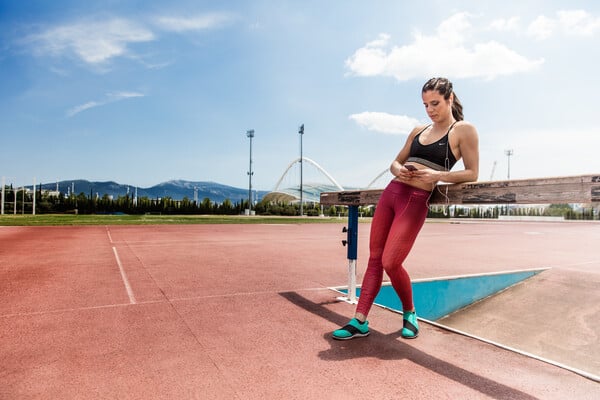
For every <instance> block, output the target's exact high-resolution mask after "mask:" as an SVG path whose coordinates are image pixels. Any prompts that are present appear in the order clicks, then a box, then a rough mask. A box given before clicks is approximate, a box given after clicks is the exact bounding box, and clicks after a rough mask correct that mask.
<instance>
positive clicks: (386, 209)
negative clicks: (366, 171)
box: [355, 190, 395, 321]
mask: <svg viewBox="0 0 600 400" xmlns="http://www.w3.org/2000/svg"><path fill="white" fill-rule="evenodd" d="M394 198H395V194H394V193H392V192H391V191H389V190H384V191H383V193H382V194H381V197H380V199H379V202H378V203H377V208H376V209H375V215H374V216H373V221H372V222H371V233H370V237H369V262H368V264H367V270H366V271H365V275H364V277H363V281H362V285H361V288H360V296H359V298H358V305H357V306H356V314H355V317H356V318H357V319H358V320H359V321H365V319H366V318H367V315H368V314H369V310H370V309H371V306H372V305H373V301H375V297H376V296H377V294H378V293H379V289H381V282H382V280H383V263H382V259H381V258H382V255H383V250H384V247H385V243H386V241H387V237H388V232H389V230H390V227H391V225H392V222H393V220H394V210H393V204H394Z"/></svg>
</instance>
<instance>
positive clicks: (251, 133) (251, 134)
mask: <svg viewBox="0 0 600 400" xmlns="http://www.w3.org/2000/svg"><path fill="white" fill-rule="evenodd" d="M246 136H248V137H249V138H250V166H249V167H248V212H250V210H252V175H254V172H252V138H253V137H254V129H250V130H247V131H246Z"/></svg>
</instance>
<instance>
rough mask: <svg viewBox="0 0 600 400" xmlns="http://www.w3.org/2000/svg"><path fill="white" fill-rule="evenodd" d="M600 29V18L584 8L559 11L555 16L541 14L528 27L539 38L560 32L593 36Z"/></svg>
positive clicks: (533, 35)
mask: <svg viewBox="0 0 600 400" xmlns="http://www.w3.org/2000/svg"><path fill="white" fill-rule="evenodd" d="M599 31H600V18H599V17H595V16H593V15H591V14H590V13H588V12H587V11H584V10H563V11H558V12H557V13H556V16H555V17H554V18H552V17H547V16H545V15H540V16H539V17H537V18H536V19H534V20H533V21H532V22H531V23H530V24H529V27H528V29H527V33H528V34H529V35H530V36H532V37H534V38H535V39H538V40H544V39H548V38H549V37H551V36H553V35H555V34H560V33H562V34H564V35H567V36H580V37H582V36H593V35H594V34H596V33H597V32H599Z"/></svg>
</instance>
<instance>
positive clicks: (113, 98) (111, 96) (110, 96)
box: [67, 92, 145, 117]
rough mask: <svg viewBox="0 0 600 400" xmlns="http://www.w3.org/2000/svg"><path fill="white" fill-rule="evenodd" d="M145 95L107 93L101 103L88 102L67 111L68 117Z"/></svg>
mask: <svg viewBox="0 0 600 400" xmlns="http://www.w3.org/2000/svg"><path fill="white" fill-rule="evenodd" d="M144 96H145V95H144V94H142V93H137V92H116V93H107V94H106V97H105V98H104V99H103V100H100V101H96V100H93V101H88V102H87V103H84V104H80V105H78V106H75V107H73V108H71V109H69V110H68V111H67V117H73V116H75V115H76V114H79V113H80V112H82V111H85V110H89V109H91V108H94V107H100V106H103V105H106V104H109V103H115V102H117V101H121V100H126V99H131V98H134V97H144Z"/></svg>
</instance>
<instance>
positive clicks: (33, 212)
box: [32, 176, 35, 215]
mask: <svg viewBox="0 0 600 400" xmlns="http://www.w3.org/2000/svg"><path fill="white" fill-rule="evenodd" d="M32 214H33V215H35V176H34V177H33V211H32Z"/></svg>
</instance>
